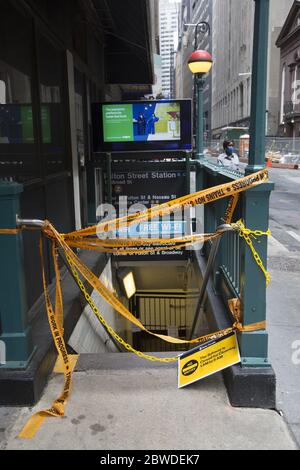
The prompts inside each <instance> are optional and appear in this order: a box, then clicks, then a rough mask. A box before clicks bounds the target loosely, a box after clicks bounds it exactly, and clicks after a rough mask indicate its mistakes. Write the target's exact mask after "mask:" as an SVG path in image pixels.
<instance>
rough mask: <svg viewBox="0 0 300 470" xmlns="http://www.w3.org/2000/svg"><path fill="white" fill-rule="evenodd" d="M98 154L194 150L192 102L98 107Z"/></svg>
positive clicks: (95, 113)
mask: <svg viewBox="0 0 300 470" xmlns="http://www.w3.org/2000/svg"><path fill="white" fill-rule="evenodd" d="M92 114H93V142H94V145H93V147H94V152H105V151H109V152H111V151H116V152H118V151H120V152H122V151H125V152H126V151H129V152H130V151H146V150H189V149H191V145H192V144H191V140H192V137H191V100H166V101H165V100H162V101H155V100H149V101H133V102H119V103H94V104H93V105H92Z"/></svg>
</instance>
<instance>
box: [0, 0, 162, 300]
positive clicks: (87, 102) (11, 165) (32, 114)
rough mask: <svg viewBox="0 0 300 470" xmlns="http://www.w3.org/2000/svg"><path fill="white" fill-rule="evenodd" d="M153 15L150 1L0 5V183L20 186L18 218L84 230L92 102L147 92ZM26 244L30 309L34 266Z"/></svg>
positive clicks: (37, 286) (36, 291)
mask: <svg viewBox="0 0 300 470" xmlns="http://www.w3.org/2000/svg"><path fill="white" fill-rule="evenodd" d="M154 6H155V4H154ZM150 13H151V4H150V2H149V1H148V0H143V1H141V0H123V1H122V2H121V3H120V2H119V1H118V0H110V2H106V1H104V0H94V1H88V2H87V1H85V0H84V1H82V0H64V1H61V0H51V1H49V0H39V1H37V0H18V1H15V0H6V1H5V2H1V16H0V43H1V48H0V178H1V179H3V178H4V179H8V180H12V181H16V182H18V183H22V184H23V193H22V197H21V214H20V216H21V217H23V218H34V219H36V218H38V219H43V220H44V219H48V220H50V221H51V222H52V223H53V224H54V225H55V226H56V227H57V228H58V230H60V231H63V232H69V231H72V230H74V228H80V227H81V226H85V225H86V224H87V192H88V178H87V170H88V167H89V165H90V163H91V162H92V157H93V156H92V116H91V103H92V102H98V101H114V100H124V99H126V98H128V97H131V98H135V99H139V98H140V97H141V96H144V94H146V93H149V92H151V88H152V83H153V53H152V47H151V28H150V18H151V14H150ZM24 243H25V268H26V281H27V282H28V286H27V292H28V305H29V307H31V306H32V305H33V304H34V302H35V301H36V300H37V298H38V297H39V295H40V293H41V292H42V285H41V282H40V277H39V276H37V274H36V273H37V272H39V271H40V260H39V257H38V250H35V244H36V243H37V240H36V238H35V237H32V236H27V235H26V234H25V235H24ZM47 274H48V276H49V280H50V279H51V276H52V275H53V271H52V267H51V266H49V267H48V268H47Z"/></svg>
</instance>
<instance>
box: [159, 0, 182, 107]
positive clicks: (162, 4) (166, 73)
mask: <svg viewBox="0 0 300 470" xmlns="http://www.w3.org/2000/svg"><path fill="white" fill-rule="evenodd" d="M179 9H180V0H179V1H174V0H173V1H172V0H159V24H160V56H161V70H162V94H163V96H164V98H174V94H175V78H174V73H175V72H174V71H175V67H174V61H175V59H174V55H175V53H176V48H177V36H178V13H179Z"/></svg>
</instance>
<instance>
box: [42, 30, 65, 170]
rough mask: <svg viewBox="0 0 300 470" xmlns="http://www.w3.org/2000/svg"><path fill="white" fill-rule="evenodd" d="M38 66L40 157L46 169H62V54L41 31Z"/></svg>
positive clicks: (63, 124)
mask: <svg viewBox="0 0 300 470" xmlns="http://www.w3.org/2000/svg"><path fill="white" fill-rule="evenodd" d="M38 67H39V77H40V99H41V104H40V116H41V129H42V158H44V160H45V166H46V172H47V173H49V172H50V173H51V172H56V171H58V170H61V169H64V168H65V165H66V161H65V122H64V114H65V113H64V106H63V105H64V90H63V83H64V78H63V77H64V75H63V70H64V62H63V53H62V52H61V51H60V50H58V49H56V48H55V47H54V46H53V45H52V43H50V42H49V41H48V40H47V39H46V38H45V37H44V36H42V34H39V35H38Z"/></svg>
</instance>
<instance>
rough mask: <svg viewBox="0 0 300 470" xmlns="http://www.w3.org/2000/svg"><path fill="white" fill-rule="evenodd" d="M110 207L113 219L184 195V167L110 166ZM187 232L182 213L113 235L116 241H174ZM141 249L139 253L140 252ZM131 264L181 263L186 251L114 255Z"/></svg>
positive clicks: (182, 164) (159, 164)
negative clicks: (113, 210)
mask: <svg viewBox="0 0 300 470" xmlns="http://www.w3.org/2000/svg"><path fill="white" fill-rule="evenodd" d="M111 177H112V204H113V206H114V207H115V208H116V211H117V216H118V217H122V216H124V215H126V213H128V212H127V211H129V212H137V211H140V210H143V209H149V208H150V207H153V206H155V205H158V204H163V203H164V202H167V201H170V200H173V199H176V198H178V197H181V196H184V195H185V194H187V177H186V164H185V162H184V161H181V162H178V161H174V162H145V161H144V162H141V161H135V162H122V163H115V162H114V163H113V164H112V174H111ZM189 230H190V223H189V220H188V218H187V219H186V220H184V217H183V213H182V212H178V213H175V214H171V215H170V216H169V217H164V218H157V219H152V220H149V221H145V222H141V223H139V224H133V225H130V226H128V227H127V228H126V227H125V228H122V229H120V230H119V231H117V232H116V236H117V237H121V238H125V237H129V238H175V237H182V236H184V235H186V234H188V233H190V232H189ZM143 248H144V247H143V246H141V247H140V250H143ZM116 256H117V257H118V258H120V259H123V258H125V257H129V258H130V259H131V260H141V258H142V259H143V260H152V259H161V258H163V259H168V260H176V259H185V258H186V250H184V249H178V250H175V249H174V250H162V251H155V252H152V253H143V254H142V253H141V254H132V255H127V254H126V255H122V254H120V255H116Z"/></svg>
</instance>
